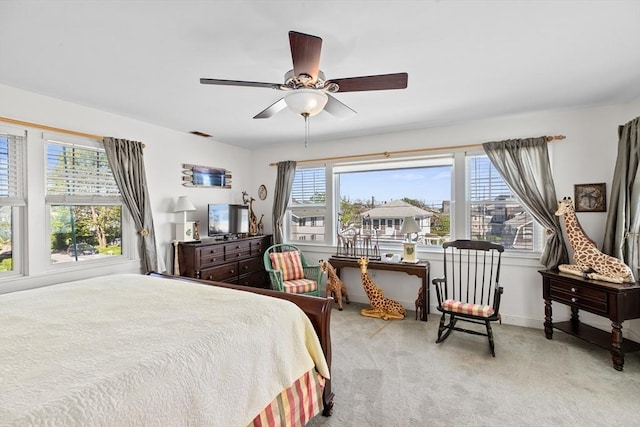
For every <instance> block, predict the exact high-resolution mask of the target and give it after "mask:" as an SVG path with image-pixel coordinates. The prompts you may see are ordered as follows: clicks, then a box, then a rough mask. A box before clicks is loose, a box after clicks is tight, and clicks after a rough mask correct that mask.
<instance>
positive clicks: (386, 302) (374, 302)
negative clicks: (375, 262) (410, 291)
mask: <svg viewBox="0 0 640 427" xmlns="http://www.w3.org/2000/svg"><path fill="white" fill-rule="evenodd" d="M367 264H369V258H367V257H362V258H360V259H359V260H358V265H360V275H361V276H362V286H363V287H364V291H365V292H366V293H367V296H368V297H369V302H370V303H371V307H370V308H363V309H362V310H360V314H361V315H363V316H367V317H379V318H382V319H384V320H389V319H404V314H405V313H406V309H405V308H404V306H403V305H402V304H400V303H399V302H397V301H394V300H392V299H389V298H387V297H385V296H384V292H382V289H380V288H379V287H377V286H376V284H375V283H374V282H373V280H371V277H369V273H368V272H367Z"/></svg>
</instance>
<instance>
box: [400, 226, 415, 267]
mask: <svg viewBox="0 0 640 427" xmlns="http://www.w3.org/2000/svg"><path fill="white" fill-rule="evenodd" d="M419 231H420V226H419V225H418V223H417V222H416V220H415V218H414V217H412V216H408V217H405V219H404V221H402V228H400V234H406V235H407V241H406V242H403V243H402V262H410V263H416V262H418V258H417V257H416V244H415V243H414V242H413V240H412V239H411V233H417V232H419Z"/></svg>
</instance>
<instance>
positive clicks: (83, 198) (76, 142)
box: [42, 133, 135, 271]
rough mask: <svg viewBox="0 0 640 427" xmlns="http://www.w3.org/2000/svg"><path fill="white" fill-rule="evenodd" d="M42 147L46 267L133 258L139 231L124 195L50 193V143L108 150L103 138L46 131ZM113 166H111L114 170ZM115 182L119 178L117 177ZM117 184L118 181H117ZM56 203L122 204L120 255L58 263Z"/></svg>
mask: <svg viewBox="0 0 640 427" xmlns="http://www.w3.org/2000/svg"><path fill="white" fill-rule="evenodd" d="M42 143H43V145H42V147H43V156H44V170H43V174H44V194H45V203H44V206H45V208H46V212H47V215H45V217H46V220H45V235H46V238H47V242H46V245H45V247H46V248H47V258H48V263H47V266H46V267H45V269H46V270H47V271H66V270H74V269H82V268H86V267H84V266H92V267H93V268H95V266H98V265H111V264H118V263H121V262H124V261H130V260H133V252H134V251H132V250H131V248H132V244H133V243H132V239H135V232H134V230H133V221H132V219H131V217H130V214H129V211H128V209H127V207H126V205H125V204H124V202H123V200H122V197H121V195H120V194H119V191H118V195H117V196H116V195H114V194H109V195H57V194H53V195H50V194H48V170H47V167H48V164H47V162H48V146H49V143H53V144H58V145H65V146H74V147H77V148H79V149H83V148H84V149H87V150H97V151H101V152H104V145H103V144H102V141H97V140H93V139H89V138H80V137H73V136H67V135H57V134H53V135H47V134H44V133H43V135H42ZM110 169H111V168H110V166H109V170H110ZM114 183H115V180H114ZM116 186H117V185H116ZM54 205H68V206H111V205H118V206H120V211H121V231H122V236H121V251H122V252H121V254H120V255H119V256H114V257H104V258H98V259H91V260H82V262H79V261H74V262H62V263H54V262H53V261H52V260H51V249H50V245H51V236H52V228H51V207H52V206H54Z"/></svg>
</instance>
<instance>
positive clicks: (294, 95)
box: [284, 89, 329, 117]
mask: <svg viewBox="0 0 640 427" xmlns="http://www.w3.org/2000/svg"><path fill="white" fill-rule="evenodd" d="M328 99H329V97H328V96H327V94H326V93H324V92H322V91H319V90H317V89H295V90H293V91H291V92H289V93H288V94H287V95H286V96H285V97H284V101H285V102H286V103H287V106H288V107H289V108H290V109H291V111H293V112H294V113H296V114H300V115H302V116H307V117H311V116H315V115H316V114H318V113H319V112H320V111H322V110H323V109H324V106H325V105H327V101H328Z"/></svg>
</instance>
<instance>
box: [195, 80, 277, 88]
mask: <svg viewBox="0 0 640 427" xmlns="http://www.w3.org/2000/svg"><path fill="white" fill-rule="evenodd" d="M200 83H201V84H203V85H222V86H248V87H267V88H270V89H280V84H279V83H263V82H247V81H242V80H220V79H200Z"/></svg>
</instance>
